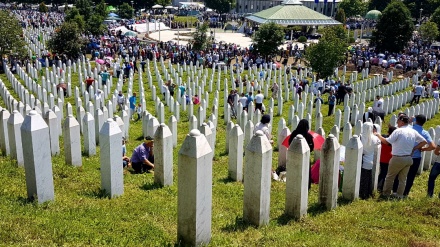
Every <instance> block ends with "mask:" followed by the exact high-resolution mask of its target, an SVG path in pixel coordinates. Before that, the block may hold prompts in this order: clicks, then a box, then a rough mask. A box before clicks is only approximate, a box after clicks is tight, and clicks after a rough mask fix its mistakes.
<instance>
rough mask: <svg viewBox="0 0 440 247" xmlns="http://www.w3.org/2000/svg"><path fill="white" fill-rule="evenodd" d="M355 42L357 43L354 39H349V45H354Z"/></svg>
mask: <svg viewBox="0 0 440 247" xmlns="http://www.w3.org/2000/svg"><path fill="white" fill-rule="evenodd" d="M354 42H356V40H355V39H354V38H353V37H350V38H349V39H348V43H350V44H353V43H354Z"/></svg>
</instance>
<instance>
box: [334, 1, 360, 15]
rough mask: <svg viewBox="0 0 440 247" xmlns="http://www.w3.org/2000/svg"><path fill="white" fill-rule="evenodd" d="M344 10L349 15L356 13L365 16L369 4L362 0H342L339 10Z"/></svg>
mask: <svg viewBox="0 0 440 247" xmlns="http://www.w3.org/2000/svg"><path fill="white" fill-rule="evenodd" d="M341 9H342V10H344V13H345V15H346V16H348V17H353V16H356V15H361V16H364V15H365V13H366V10H367V5H366V4H365V3H364V2H363V1H362V0H342V2H340V3H339V8H338V10H341Z"/></svg>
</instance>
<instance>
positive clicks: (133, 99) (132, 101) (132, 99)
mask: <svg viewBox="0 0 440 247" xmlns="http://www.w3.org/2000/svg"><path fill="white" fill-rule="evenodd" d="M128 101H129V102H130V118H131V120H134V119H133V116H134V113H135V109H136V93H133V96H131V97H130V98H129V99H128Z"/></svg>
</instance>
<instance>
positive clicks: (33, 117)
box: [20, 111, 54, 203]
mask: <svg viewBox="0 0 440 247" xmlns="http://www.w3.org/2000/svg"><path fill="white" fill-rule="evenodd" d="M20 131H21V136H22V140H23V142H22V149H23V157H24V170H25V176H26V189H27V196H28V198H30V199H37V200H38V203H43V202H46V201H53V200H54V185H53V175H52V161H51V156H50V144H49V143H50V142H49V128H48V126H47V125H46V123H45V122H44V120H43V118H42V117H41V116H40V115H39V114H38V113H37V112H35V111H31V112H30V113H29V115H27V116H26V117H25V119H24V122H23V124H22V126H21V130H20Z"/></svg>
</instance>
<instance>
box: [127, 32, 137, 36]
mask: <svg viewBox="0 0 440 247" xmlns="http://www.w3.org/2000/svg"><path fill="white" fill-rule="evenodd" d="M124 36H128V37H136V36H137V34H136V33H135V32H132V31H127V32H125V33H124Z"/></svg>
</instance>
